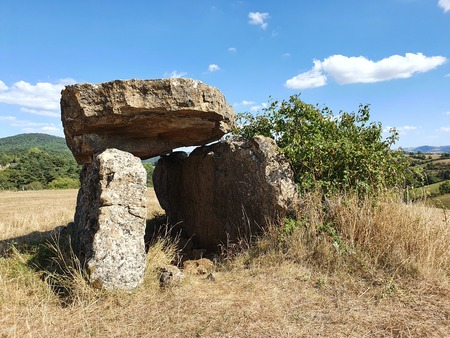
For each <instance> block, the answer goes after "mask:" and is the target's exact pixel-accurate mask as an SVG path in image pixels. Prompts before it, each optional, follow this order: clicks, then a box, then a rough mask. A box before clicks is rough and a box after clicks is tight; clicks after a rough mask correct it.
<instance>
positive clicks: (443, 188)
mask: <svg viewBox="0 0 450 338" xmlns="http://www.w3.org/2000/svg"><path fill="white" fill-rule="evenodd" d="M439 193H440V194H441V195H445V194H450V181H445V182H444V183H442V184H441V185H440V186H439Z"/></svg>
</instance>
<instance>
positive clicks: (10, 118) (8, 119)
mask: <svg viewBox="0 0 450 338" xmlns="http://www.w3.org/2000/svg"><path fill="white" fill-rule="evenodd" d="M15 120H16V117H15V116H0V121H15Z"/></svg>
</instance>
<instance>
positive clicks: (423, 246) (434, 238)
mask: <svg viewBox="0 0 450 338" xmlns="http://www.w3.org/2000/svg"><path fill="white" fill-rule="evenodd" d="M243 257H244V259H250V261H251V260H252V259H253V258H256V259H255V262H258V264H259V262H260V260H261V259H264V260H265V261H266V262H270V261H271V260H273V264H279V261H280V259H281V260H284V259H290V260H293V261H295V262H309V263H310V264H312V265H314V266H317V267H320V268H321V269H324V270H326V271H329V272H333V271H336V270H341V271H349V272H352V273H356V272H359V273H361V274H364V273H366V272H374V271H377V270H378V271H382V272H383V273H386V274H388V275H390V276H401V277H402V278H416V277H420V278H427V279H431V280H441V281H443V282H445V283H446V282H447V281H448V279H449V277H450V215H449V214H448V211H446V210H443V209H436V208H433V207H429V206H426V205H425V204H420V203H419V204H405V203H403V202H402V201H401V199H400V198H398V196H396V195H392V194H391V195H385V196H382V197H379V198H377V199H373V198H367V199H362V200H361V199H359V198H357V197H356V196H345V197H344V196H333V197H330V198H326V199H323V198H322V196H321V195H320V194H315V193H311V194H308V195H305V196H303V199H302V205H301V211H300V212H299V215H298V220H297V221H295V222H294V221H293V220H290V221H287V222H286V223H284V224H282V225H281V226H280V225H272V226H270V227H269V228H268V231H267V232H266V234H265V236H263V237H262V238H261V239H260V240H259V241H258V242H257V244H256V245H255V246H253V248H252V249H251V250H249V251H248V252H247V254H246V255H244V256H243ZM245 257H246V258H245Z"/></svg>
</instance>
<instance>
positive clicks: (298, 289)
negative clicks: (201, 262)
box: [0, 193, 450, 337]
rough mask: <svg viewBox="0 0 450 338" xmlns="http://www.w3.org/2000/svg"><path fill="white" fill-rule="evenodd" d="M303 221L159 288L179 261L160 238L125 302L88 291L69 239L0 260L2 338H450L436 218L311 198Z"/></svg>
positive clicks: (443, 229) (406, 208) (443, 249)
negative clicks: (163, 274)
mask: <svg viewBox="0 0 450 338" xmlns="http://www.w3.org/2000/svg"><path fill="white" fill-rule="evenodd" d="M53 197H54V196H52V198H53ZM1 198H2V196H1V193H0V200H1ZM42 202H43V203H44V204H50V203H51V200H45V199H44V200H43V201H42ZM18 203H19V202H18ZM20 203H23V201H21V202H20ZM70 203H72V202H70ZM29 205H31V204H29ZM68 208H70V206H68ZM18 209H19V208H18ZM29 209H30V210H29V212H33V213H35V214H39V213H40V212H42V213H44V211H42V210H46V209H43V208H42V207H41V206H36V209H34V210H31V208H29ZM302 209H303V210H302V213H301V218H300V221H298V222H295V223H292V222H290V223H289V222H288V223H285V224H283V225H278V226H275V225H272V226H270V227H268V229H267V230H266V232H265V233H264V234H262V235H261V236H258V237H255V238H252V239H251V240H250V239H248V240H247V241H245V240H243V241H241V242H240V243H238V244H240V246H239V245H231V244H230V245H229V246H228V248H227V249H228V252H226V253H228V254H229V255H228V258H229V259H228V260H223V261H218V262H217V263H216V265H215V271H214V276H215V281H211V280H209V279H207V278H206V276H204V275H186V277H185V278H184V279H183V281H182V282H180V283H179V284H175V285H172V286H170V287H166V288H161V287H160V285H159V275H158V271H159V268H160V267H161V266H163V265H166V264H168V263H170V262H171V261H173V260H174V259H175V257H176V254H177V252H176V247H175V245H174V242H173V240H171V239H170V238H168V237H164V236H161V237H160V238H157V239H155V241H154V243H153V245H152V246H151V247H150V250H149V253H148V255H147V260H148V265H147V269H146V275H145V281H144V284H143V285H142V286H141V287H139V288H138V289H137V290H135V291H134V292H131V293H130V292H106V291H102V290H94V289H92V288H90V287H89V284H88V283H87V282H86V279H85V278H84V276H83V272H82V270H81V269H79V265H78V262H77V260H76V258H75V257H74V256H73V255H71V253H70V249H68V248H67V242H64V238H58V237H54V238H53V239H50V241H49V242H47V244H45V243H41V244H39V245H35V246H31V247H30V246H26V247H20V246H17V247H15V248H14V247H13V250H12V251H11V252H10V254H9V255H8V256H3V257H0V336H1V337H447V336H450V297H449V296H448V295H449V294H450V288H449V286H448V280H449V278H450V275H449V271H448V267H449V266H448V260H449V257H448V249H449V247H448V245H449V241H450V237H449V236H448V234H449V233H448V228H449V224H448V220H447V219H446V218H445V214H444V213H443V212H442V211H438V210H435V209H429V208H426V207H424V206H415V205H405V204H403V203H401V202H399V201H398V200H395V199H387V200H386V199H385V200H383V201H373V200H372V201H369V200H367V201H363V202H361V201H357V200H355V199H352V198H349V197H348V198H343V197H335V198H332V199H329V200H325V201H324V200H322V199H321V198H318V196H317V195H309V196H305V197H304V199H303V202H302ZM1 217H2V216H1V214H0V219H1ZM14 217H16V218H17V219H20V217H21V215H20V214H17V215H16V216H14ZM14 217H13V218H14ZM46 219H47V218H46V217H44V215H42V220H43V221H44V220H46ZM69 220H70V218H69ZM44 222H45V223H43V224H42V228H45V229H48V228H51V227H49V226H48V224H47V223H46V221H44ZM58 223H60V222H56V224H58ZM58 225H60V224H58ZM368 228H369V229H368ZM26 231H27V230H22V231H20V230H19V229H18V230H17V233H18V234H20V235H21V236H22V235H23V234H26ZM429 246H433V248H430V247H429ZM225 251H226V250H225ZM233 252H237V253H236V254H235V255H233ZM413 276H414V278H410V277H413Z"/></svg>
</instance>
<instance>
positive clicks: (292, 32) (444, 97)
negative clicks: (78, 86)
mask: <svg viewBox="0 0 450 338" xmlns="http://www.w3.org/2000/svg"><path fill="white" fill-rule="evenodd" d="M0 25H1V28H0V137H6V136H11V135H16V134H19V133H24V132H44V133H48V134H53V135H58V136H63V132H62V127H61V123H60V111H59V98H60V91H61V89H62V88H63V87H64V85H67V84H71V83H76V82H79V83H84V82H90V83H100V82H105V81H110V80H115V79H131V78H140V79H152V78H164V77H177V76H178V77H180V76H181V77H189V78H194V79H198V80H201V81H203V82H205V83H207V84H210V85H213V86H216V87H217V88H219V89H220V90H221V91H222V92H223V93H224V95H225V96H226V98H227V100H228V102H230V103H231V104H232V105H233V106H234V109H235V110H236V112H242V111H251V112H256V111H258V109H261V107H264V105H265V104H267V102H268V100H269V97H270V96H272V97H273V98H274V99H280V100H281V99H287V98H289V96H290V95H293V94H298V93H301V98H302V99H303V100H304V101H306V102H308V103H312V104H319V106H328V107H330V108H331V109H332V110H333V111H334V112H335V113H336V114H337V113H338V112H339V111H341V110H343V111H356V110H357V109H358V106H359V104H360V103H362V104H366V103H368V104H370V105H371V117H372V120H373V121H379V122H381V123H382V124H383V127H384V128H386V129H388V128H389V127H396V128H398V130H399V131H400V141H399V142H398V143H397V145H398V146H404V147H406V146H420V145H425V144H426V145H449V144H450V62H449V61H450V0H377V1H373V0H341V1H331V0H329V1H327V0H317V1H306V0H292V1H291V0H289V1H273V0H272V1H271V0H259V1H235V0H211V1H206V0H197V1H196V0H192V1H186V0H166V1H144V0H128V1H114V0H108V1H107V0H78V1H51V0H47V1H46V0H40V1H31V0H29V1H24V0H2V1H1V2H0Z"/></svg>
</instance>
